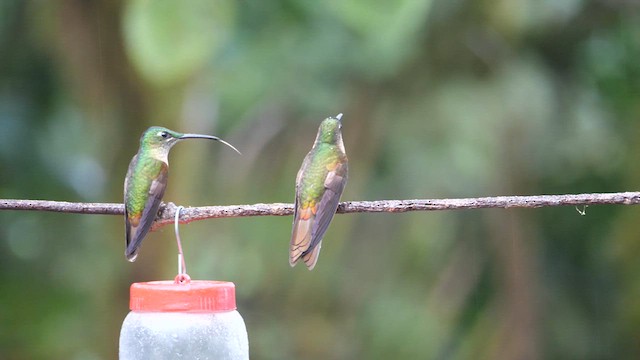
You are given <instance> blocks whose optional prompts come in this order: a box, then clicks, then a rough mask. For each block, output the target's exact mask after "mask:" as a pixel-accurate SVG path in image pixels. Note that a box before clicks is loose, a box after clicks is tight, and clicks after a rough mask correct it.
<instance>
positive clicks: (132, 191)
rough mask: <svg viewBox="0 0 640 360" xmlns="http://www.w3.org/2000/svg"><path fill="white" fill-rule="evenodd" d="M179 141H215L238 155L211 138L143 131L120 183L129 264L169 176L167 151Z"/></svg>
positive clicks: (156, 209) (162, 129) (159, 129)
mask: <svg viewBox="0 0 640 360" xmlns="http://www.w3.org/2000/svg"><path fill="white" fill-rule="evenodd" d="M183 139H210V140H217V141H220V142H222V143H223V144H225V145H227V146H229V147H231V148H232V149H234V150H235V151H236V152H238V150H237V149H236V148H234V147H233V146H232V145H231V144H229V143H227V142H225V141H224V140H222V139H220V138H218V137H215V136H211V135H200V134H182V133H179V132H175V131H172V130H169V129H166V128H163V127H158V126H153V127H150V128H149V129H147V130H146V131H145V132H144V133H143V134H142V137H141V138H140V149H139V150H138V153H137V154H136V155H135V156H134V157H133V159H131V163H130V164H129V169H128V171H127V176H126V177H125V181H124V204H125V235H126V243H125V256H126V258H127V260H129V261H135V259H136V257H137V256H138V250H139V248H140V245H141V243H142V240H143V239H144V237H145V236H146V235H147V233H148V232H149V230H150V229H151V225H153V221H154V220H155V218H156V215H157V213H158V208H159V207H160V203H161V201H162V197H163V196H164V191H165V189H166V187H167V179H168V176H169V160H168V157H169V150H171V147H172V146H173V145H175V144H176V143H177V142H178V141H180V140H183ZM238 153H239V152H238Z"/></svg>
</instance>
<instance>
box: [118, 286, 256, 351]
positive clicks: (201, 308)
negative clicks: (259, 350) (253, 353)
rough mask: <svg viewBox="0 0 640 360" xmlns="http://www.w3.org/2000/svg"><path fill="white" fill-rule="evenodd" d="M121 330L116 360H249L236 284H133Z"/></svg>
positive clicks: (245, 331)
mask: <svg viewBox="0 0 640 360" xmlns="http://www.w3.org/2000/svg"><path fill="white" fill-rule="evenodd" d="M129 308H130V309H131V312H130V313H129V314H128V315H127V317H126V318H125V319H124V322H123V324H122V329H121V331H120V360H134V359H135V360H141V359H154V360H162V359H171V360H173V359H189V360H191V359H199V360H213V359H216V360H218V359H220V360H222V359H225V360H227V359H229V360H231V359H234V360H236V359H237V360H240V359H242V360H246V359H249V343H248V338H247V329H246V327H245V325H244V321H243V320H242V316H240V313H238V311H236V299H235V285H234V284H233V283H231V282H222V281H197V280H188V279H187V280H186V281H183V282H182V283H180V282H178V281H152V282H146V283H134V284H132V285H131V296H130V304H129Z"/></svg>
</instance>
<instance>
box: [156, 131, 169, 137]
mask: <svg viewBox="0 0 640 360" xmlns="http://www.w3.org/2000/svg"><path fill="white" fill-rule="evenodd" d="M158 135H160V136H161V137H162V138H163V139H166V138H168V137H169V133H168V132H166V131H160V132H159V133H158Z"/></svg>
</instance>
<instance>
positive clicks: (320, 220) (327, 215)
mask: <svg viewBox="0 0 640 360" xmlns="http://www.w3.org/2000/svg"><path fill="white" fill-rule="evenodd" d="M346 183H347V164H346V163H345V164H339V165H338V166H336V168H335V169H334V170H333V171H330V172H329V173H328V174H327V178H326V179H325V182H324V188H325V191H324V193H323V194H322V198H321V199H320V203H319V204H318V205H317V206H316V213H315V216H314V219H313V221H312V224H311V229H310V230H311V234H310V236H311V243H310V245H309V247H308V248H309V249H311V251H309V250H307V251H305V254H303V256H302V259H303V260H304V262H305V264H306V265H307V267H309V269H313V267H314V266H315V264H316V261H318V255H319V254H320V246H321V245H322V238H323V237H324V233H325V232H326V231H327V228H328V227H329V224H330V223H331V219H333V215H335V213H336V209H337V208H338V204H339V202H340V196H341V195H342V192H343V191H344V187H345V184H346Z"/></svg>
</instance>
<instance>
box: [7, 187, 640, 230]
mask: <svg viewBox="0 0 640 360" xmlns="http://www.w3.org/2000/svg"><path fill="white" fill-rule="evenodd" d="M604 204H608V205H637V204H640V192H622V193H601V194H577V195H534V196H495V197H482V198H466V199H416V200H377V201H345V202H342V203H340V205H339V206H338V211H337V213H338V214H348V213H373V212H390V213H401V212H408V211H432V210H459V209H485V208H504V209H508V208H540V207H548V206H566V205H573V206H577V205H604ZM176 208H177V207H176V205H175V204H173V203H167V204H163V205H162V206H161V207H160V213H159V214H158V218H157V219H156V223H155V224H154V228H157V227H160V226H162V225H166V224H169V223H172V222H173V219H174V216H175V211H176ZM0 210H33V211H52V212H62V213H74V214H103V215H124V206H123V205H122V204H116V203H73V202H66V201H45V200H12V199H0ZM292 214H293V204H284V203H274V204H253V205H228V206H202V207H187V208H184V209H183V210H182V211H181V213H180V222H181V223H190V222H192V221H197V220H203V219H211V218H226V217H243V216H288V215H292Z"/></svg>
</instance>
